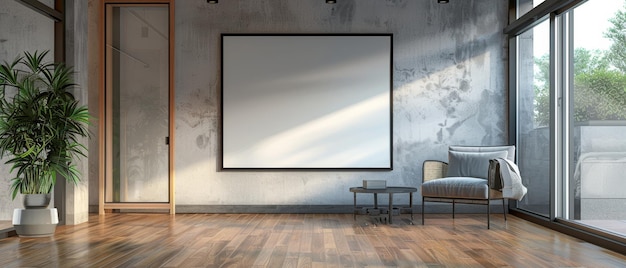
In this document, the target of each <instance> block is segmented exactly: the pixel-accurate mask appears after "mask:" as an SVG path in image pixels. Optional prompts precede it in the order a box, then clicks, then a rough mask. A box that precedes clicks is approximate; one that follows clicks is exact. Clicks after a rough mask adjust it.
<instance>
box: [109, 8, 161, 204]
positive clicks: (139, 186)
mask: <svg viewBox="0 0 626 268" xmlns="http://www.w3.org/2000/svg"><path fill="white" fill-rule="evenodd" d="M157 2H159V1H157ZM160 2H164V3H153V2H146V3H141V2H134V3H128V4H127V3H124V2H122V1H110V3H109V2H105V3H104V6H103V8H104V25H105V27H104V49H103V54H104V90H103V91H104V92H103V93H104V94H103V95H104V101H103V102H101V103H103V105H102V106H104V111H103V112H102V115H103V117H104V118H105V124H104V129H105V139H104V144H105V155H104V159H105V161H104V162H105V167H104V181H103V186H104V192H103V193H102V195H103V197H101V201H100V202H101V204H100V205H101V210H100V213H103V212H104V210H105V209H169V210H170V212H171V213H174V206H173V189H172V188H173V181H172V170H171V169H172V168H171V166H172V165H171V154H172V153H171V152H172V151H171V150H172V148H171V145H172V140H171V135H170V133H171V132H172V117H173V116H172V107H171V105H172V101H173V100H172V96H173V89H172V87H173V83H172V75H173V71H172V70H171V69H172V66H173V64H172V53H173V49H172V45H173V42H172V38H171V37H172V27H173V26H172V21H171V18H172V12H173V11H172V9H171V6H170V3H168V2H167V1H160ZM103 207H104V208H103Z"/></svg>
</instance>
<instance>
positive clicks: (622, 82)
mask: <svg viewBox="0 0 626 268" xmlns="http://www.w3.org/2000/svg"><path fill="white" fill-rule="evenodd" d="M567 15H568V16H569V17H571V18H570V19H569V21H571V28H570V30H571V33H572V37H571V40H572V42H571V45H570V46H569V48H570V49H571V51H572V53H571V62H572V68H571V72H570V77H571V81H572V82H571V85H572V86H571V88H569V90H568V93H569V94H570V96H571V97H570V103H569V106H568V108H569V112H568V113H566V115H569V122H570V124H569V126H568V131H569V141H570V154H569V171H570V172H569V185H570V193H571V198H570V199H569V201H570V202H569V204H570V206H569V208H570V209H569V211H568V213H567V214H564V215H563V218H565V219H569V220H576V221H578V222H579V223H582V224H585V225H589V226H592V227H595V228H600V229H604V230H608V231H611V232H615V233H618V234H620V235H622V236H626V209H625V208H626V177H625V176H624V174H626V54H625V51H624V49H625V48H626V39H624V30H625V29H626V7H625V6H624V1H623V0H611V1H607V0H602V1H599V0H594V1H588V2H585V3H583V4H582V5H580V6H578V7H576V8H574V9H572V10H570V11H569V12H568V14H567Z"/></svg>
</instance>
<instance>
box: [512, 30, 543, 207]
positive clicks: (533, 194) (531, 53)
mask: <svg viewBox="0 0 626 268" xmlns="http://www.w3.org/2000/svg"><path fill="white" fill-rule="evenodd" d="M549 26H550V23H549V21H548V20H545V21H544V22H542V23H540V24H539V25H537V26H535V27H533V28H531V29H529V30H527V31H526V32H524V33H522V34H520V35H519V36H518V37H517V47H518V50H517V52H518V53H517V68H516V69H517V87H518V88H517V107H518V111H517V132H518V146H517V151H518V154H517V163H518V165H519V168H520V172H521V173H522V174H523V175H524V176H523V179H524V181H523V183H524V185H526V187H527V188H528V194H527V195H526V196H525V197H524V199H523V200H522V201H520V202H518V203H517V205H518V207H520V208H523V209H525V210H527V211H531V212H533V213H536V214H540V215H543V216H546V217H548V216H549V215H550V178H551V176H550V143H551V138H550V137H551V136H550V115H551V111H550V103H549V102H550V80H549V79H550V76H549V63H550V57H549V56H550V38H549Z"/></svg>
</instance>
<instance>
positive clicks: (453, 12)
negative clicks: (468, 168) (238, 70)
mask: <svg viewBox="0 0 626 268" xmlns="http://www.w3.org/2000/svg"><path fill="white" fill-rule="evenodd" d="M0 1H3V2H2V3H3V10H4V2H7V1H8V2H11V3H13V2H14V1H11V0H0ZM97 3H98V1H96V0H90V1H89V2H88V5H89V18H88V20H89V27H88V29H89V33H88V36H89V37H88V48H87V51H88V54H89V61H88V65H89V69H88V72H89V81H88V85H89V86H88V88H89V96H88V98H89V100H90V101H89V103H90V104H95V103H97V102H96V101H95V100H97V98H96V99H95V100H94V98H95V96H97V93H98V92H97V91H98V87H97V79H96V78H97V75H98V70H97V68H98V67H97V66H98V62H97V45H98V40H97V38H98V36H97V34H96V32H97V23H98V18H97V17H96V15H97ZM507 5H508V1H502V0H453V1H451V3H449V4H446V5H440V4H437V3H436V1H435V0H420V1H414V0H342V1H339V3H338V4H336V5H329V4H325V3H324V1H323V0H295V1H292V0H254V1H253V0H229V1H221V3H220V4H217V5H209V4H207V3H206V1H204V0H184V1H177V2H176V22H175V24H176V48H175V51H176V62H175V65H176V100H175V106H176V110H175V112H176V127H175V135H176V136H175V138H176V151H175V169H176V203H177V205H178V208H177V210H178V211H179V212H202V211H218V210H220V208H221V209H224V208H226V209H231V211H235V210H239V211H241V210H244V209H245V208H250V207H252V206H253V205H256V206H259V205H260V206H262V207H263V206H264V207H265V208H268V207H279V208H278V210H281V209H280V208H281V207H283V208H284V207H289V206H294V207H295V208H296V209H299V210H297V211H302V209H306V208H310V210H309V211H313V210H314V208H315V207H318V208H319V207H321V208H324V209H328V210H332V208H333V207H337V206H346V207H347V206H351V205H352V195H351V194H350V193H349V192H348V188H349V187H351V186H358V185H360V184H361V182H362V180H363V179H380V180H387V184H388V185H405V186H414V187H419V185H420V181H421V171H422V168H421V165H422V163H423V161H424V160H426V159H439V160H445V159H446V148H447V146H448V145H452V144H465V145H498V144H505V143H506V141H507V133H506V130H507V122H506V118H507V103H506V100H507V93H506V69H505V68H506V66H507V60H506V37H505V36H504V35H503V34H502V29H503V28H504V26H505V25H506V23H507V11H508V6H507ZM80 6H83V5H80ZM82 8H84V7H82ZM4 14H5V13H2V16H6V15H4ZM0 19H2V18H0ZM2 27H4V26H2ZM78 30H81V31H82V29H78ZM28 31H33V29H32V28H25V29H22V32H28ZM1 33H3V34H4V33H5V31H4V30H3V31H1ZM220 33H393V34H394V63H393V68H394V71H393V76H394V81H393V83H394V87H393V100H394V101H393V120H394V121H393V145H394V146H393V166H394V170H393V171H388V172H366V171H363V172H359V171H261V172H258V171H250V172H232V171H220V170H219V168H218V167H219V163H220V162H219V159H220V136H219V135H220V129H219V124H220V122H219V120H220V106H219V105H220V95H219V94H220V80H219V78H220V47H219V45H220ZM15 36H18V35H15ZM77 37H78V36H77ZM0 39H3V38H0ZM20 42H31V41H29V40H26V39H20ZM0 52H1V51H0ZM80 53H85V52H84V51H82V50H81V51H80V52H79V54H80ZM90 110H91V111H92V112H95V111H97V107H95V106H94V105H91V106H90ZM95 123H97V122H95ZM94 134H96V133H94ZM97 138H98V137H97V136H94V137H93V139H92V142H91V143H90V150H89V172H88V174H89V182H88V185H89V205H92V206H94V207H95V206H96V205H97V204H98V196H97V193H98V189H97V187H98V183H97V181H98V177H97V164H98V161H99V160H98V158H97V150H96V149H97V146H93V145H94V144H97V143H95V141H97ZM2 173H6V166H2V171H1V172H0V174H2ZM2 183H3V185H5V184H6V181H3V182H2ZM0 187H2V188H1V189H0V198H2V205H1V206H3V207H4V206H7V207H8V206H12V205H10V204H8V205H5V204H7V203H5V199H6V196H7V192H8V186H6V185H5V186H1V185H0ZM81 196H82V194H81ZM417 196H418V197H419V193H418V195H417ZM369 198H371V197H367V198H366V197H362V199H359V202H367V201H369ZM418 199H419V198H418ZM381 201H382V203H385V201H384V199H383V200H381ZM406 201H407V198H406V197H404V196H398V199H397V202H406ZM415 202H416V204H417V203H419V201H415ZM75 205H76V204H75ZM232 206H235V207H232ZM254 208H255V207H252V210H253V211H254ZM10 210H12V209H10ZM6 211H8V210H6ZM283 211H284V210H283ZM4 212H5V210H3V211H2V213H3V215H0V216H2V218H3V219H10V215H8V216H7V215H4V214H6V213H4Z"/></svg>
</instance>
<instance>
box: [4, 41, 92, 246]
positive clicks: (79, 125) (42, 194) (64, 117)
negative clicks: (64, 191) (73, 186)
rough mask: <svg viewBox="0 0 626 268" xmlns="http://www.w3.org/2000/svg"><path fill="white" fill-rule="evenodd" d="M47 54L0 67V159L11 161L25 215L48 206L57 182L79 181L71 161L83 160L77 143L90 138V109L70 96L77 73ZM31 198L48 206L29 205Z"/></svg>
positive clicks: (15, 188)
mask: <svg viewBox="0 0 626 268" xmlns="http://www.w3.org/2000/svg"><path fill="white" fill-rule="evenodd" d="M47 54H48V51H45V52H42V53H38V52H34V53H29V52H25V53H24V55H23V56H20V57H18V58H17V59H15V60H14V61H13V62H6V61H5V62H4V63H3V64H1V65H0V158H2V159H5V158H4V157H7V159H8V160H7V161H6V162H5V164H7V165H10V166H11V174H12V176H15V177H13V178H11V179H10V180H11V193H12V198H13V199H15V197H16V196H17V194H18V193H21V194H23V195H25V202H24V203H25V207H26V208H27V209H28V208H31V207H33V208H40V209H45V208H46V207H47V206H48V203H49V201H50V192H51V191H52V189H53V188H54V185H55V184H56V180H57V177H58V176H61V177H63V178H65V179H66V180H67V181H68V182H71V183H76V182H78V181H79V180H80V174H79V171H78V170H77V169H76V165H75V164H74V161H73V160H74V159H75V158H76V157H79V156H85V153H84V152H85V150H86V148H85V146H84V145H82V144H81V143H80V141H79V138H81V137H86V136H88V130H87V124H88V123H89V118H90V116H89V112H88V109H87V107H86V106H83V105H80V104H79V102H78V100H76V98H75V97H74V95H73V94H72V93H71V90H72V89H73V88H74V87H75V86H76V85H75V84H74V82H73V78H72V76H73V71H72V69H71V68H70V67H67V66H66V65H64V64H55V63H51V62H47V61H45V59H44V58H45V57H46V55H47ZM31 195H35V196H33V197H35V199H39V200H42V201H43V202H44V203H40V204H33V203H31V201H32V200H31V198H30V197H31ZM46 202H47V203H46ZM16 213H17V210H16V212H15V213H14V219H13V221H14V225H15V221H16V219H15V218H16ZM49 213H50V212H48V215H50V214H49ZM40 214H42V215H43V214H45V212H40ZM33 217H35V218H36V216H32V217H30V216H29V217H27V218H33ZM22 218H23V217H22ZM57 222H58V219H57ZM54 225H55V226H56V223H54ZM16 231H18V234H19V230H18V228H17V226H16ZM52 232H54V229H53V231H52Z"/></svg>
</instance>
